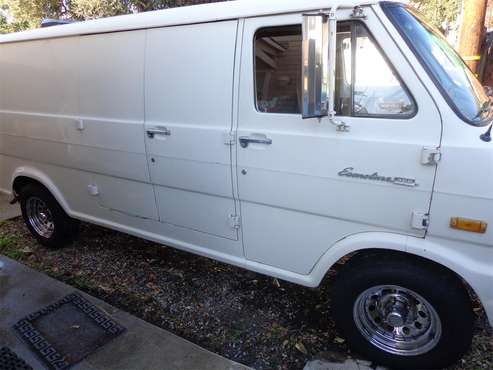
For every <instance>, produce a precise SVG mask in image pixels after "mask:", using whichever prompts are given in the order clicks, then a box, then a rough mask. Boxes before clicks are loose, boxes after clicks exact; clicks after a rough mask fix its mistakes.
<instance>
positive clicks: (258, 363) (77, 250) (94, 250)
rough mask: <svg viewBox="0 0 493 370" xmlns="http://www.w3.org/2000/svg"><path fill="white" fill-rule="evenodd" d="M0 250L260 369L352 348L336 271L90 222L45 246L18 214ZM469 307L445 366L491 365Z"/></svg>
mask: <svg viewBox="0 0 493 370" xmlns="http://www.w3.org/2000/svg"><path fill="white" fill-rule="evenodd" d="M0 253H1V254H4V255H6V256H8V257H10V258H13V259H16V260H19V261H21V262H23V263H24V264H26V265H28V266H30V267H33V268H35V269H37V270H40V271H43V272H45V273H47V274H48V275H50V276H52V277H54V278H56V279H59V280H61V281H63V282H65V283H68V284H70V285H72V286H74V287H77V288H79V289H81V290H83V291H85V292H87V293H89V294H92V295H94V296H96V297H98V298H101V299H103V300H105V301H107V302H108V303H111V304H113V305H114V306H116V307H119V308H121V309H123V310H125V311H128V312H131V313H132V314H134V315H136V316H138V317H140V318H142V319H144V320H146V321H149V322H151V323H153V324H155V325H158V326H160V327H162V328H164V329H166V330H169V331H171V332H173V333H175V334H177V335H179V336H181V337H184V338H186V339H188V340H190V341H192V342H194V343H197V344H199V345H200V346H203V347H205V348H207V349H209V350H211V351H214V352H216V353H219V354H221V355H223V356H225V357H227V358H230V359H232V360H235V361H238V362H241V363H243V364H246V365H249V366H251V367H254V368H256V369H301V368H303V366H304V364H305V363H306V362H307V361H309V360H313V359H328V360H344V359H345V358H347V357H357V356H355V355H354V354H352V353H351V351H350V350H349V348H348V347H347V346H346V344H345V341H344V339H343V338H342V337H340V336H339V335H338V334H337V332H336V330H335V329H334V323H333V321H332V320H331V318H330V301H329V300H328V298H327V296H328V294H327V290H328V289H329V288H330V281H331V279H332V278H333V275H334V274H335V272H331V273H330V275H331V277H329V279H328V281H327V284H324V286H323V287H321V288H319V289H308V288H303V287H300V286H297V285H294V284H290V283H287V282H284V281H278V280H276V279H272V278H268V277H265V276H263V275H259V274H256V273H253V272H249V271H246V270H243V269H240V268H236V267H233V266H229V265H226V264H223V263H220V262H216V261H212V260H209V259H207V258H203V257H198V256H195V255H192V254H189V253H185V252H181V251H178V250H175V249H173V248H167V247H161V246H159V245H158V244H155V243H152V242H148V241H145V240H142V239H138V238H134V237H131V236H128V235H125V234H122V233H118V232H115V231H111V230H107V229H103V228H101V227H97V226H93V225H87V224H82V226H81V234H80V237H79V239H78V241H77V242H75V243H74V244H72V245H71V246H69V247H66V248H63V249H60V250H48V249H46V248H44V247H42V246H39V245H38V244H37V243H36V242H35V241H34V240H33V239H32V238H31V236H30V234H29V232H28V231H27V229H26V227H25V226H24V224H23V222H22V220H21V219H19V218H18V219H14V220H11V221H6V222H3V223H1V224H0ZM475 311H476V313H477V320H476V329H475V330H476V335H475V338H474V343H473V346H472V349H471V350H470V352H469V353H468V354H467V355H466V356H465V357H464V359H463V360H462V361H461V363H459V364H457V365H456V366H454V367H452V368H450V370H459V369H470V370H480V369H488V370H492V369H493V337H492V333H491V330H490V329H489V328H488V325H487V324H486V318H485V316H484V313H483V312H482V310H481V309H480V308H479V307H476V308H475Z"/></svg>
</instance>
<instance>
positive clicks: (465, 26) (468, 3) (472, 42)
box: [459, 0, 488, 73]
mask: <svg viewBox="0 0 493 370" xmlns="http://www.w3.org/2000/svg"><path fill="white" fill-rule="evenodd" d="M487 3H488V0H463V1H462V25H461V28H460V36H459V54H460V55H461V56H462V57H463V58H464V60H465V61H466V62H467V64H468V65H469V67H470V68H471V70H472V71H473V72H474V73H478V67H479V62H480V54H481V43H482V42H483V37H484V31H485V25H484V22H485V18H486V6H487Z"/></svg>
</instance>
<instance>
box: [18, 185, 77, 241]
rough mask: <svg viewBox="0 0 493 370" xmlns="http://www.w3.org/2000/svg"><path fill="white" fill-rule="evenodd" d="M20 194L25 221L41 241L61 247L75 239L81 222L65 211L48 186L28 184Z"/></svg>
mask: <svg viewBox="0 0 493 370" xmlns="http://www.w3.org/2000/svg"><path fill="white" fill-rule="evenodd" d="M19 195H20V203H21V211H22V217H23V218H24V222H25V223H26V225H27V227H28V229H29V231H30V232H31V234H32V235H33V236H34V237H35V238H36V239H37V240H38V242H39V243H41V244H43V245H45V246H47V247H50V248H59V247H62V246H64V245H66V244H68V243H70V242H71V241H72V240H73V238H74V237H75V236H76V234H77V230H78V226H79V222H78V221H77V220H74V219H72V218H70V217H69V216H68V215H67V214H66V213H65V211H64V210H63V209H62V207H61V206H60V205H59V204H58V202H57V201H56V199H55V198H54V197H53V196H52V195H51V194H50V192H49V191H48V190H47V189H46V188H44V187H43V186H41V185H38V184H28V185H26V186H24V187H23V188H22V189H21V190H20V194H19Z"/></svg>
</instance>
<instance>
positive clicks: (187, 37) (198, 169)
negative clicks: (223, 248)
mask: <svg viewBox="0 0 493 370" xmlns="http://www.w3.org/2000/svg"><path fill="white" fill-rule="evenodd" d="M236 32H237V22H236V21H229V22H217V23H208V24H200V25H187V26H179V27H168V28H160V29H153V30H149V31H148V35H147V48H146V49H147V50H146V88H145V92H146V98H145V99H146V107H145V111H146V119H145V131H146V147H147V154H148V163H149V168H150V174H151V181H152V183H153V185H154V191H155V196H156V202H157V205H158V211H159V219H160V221H161V222H164V223H168V224H171V225H176V226H179V227H184V228H188V229H192V230H195V231H200V232H203V233H207V234H211V235H215V236H218V237H223V238H228V239H233V240H236V239H237V229H236V225H235V223H234V220H236V218H235V216H236V209H235V201H234V198H233V182H232V167H231V145H229V143H228V142H227V140H225V139H226V138H227V137H229V134H230V132H231V122H232V89H233V68H234V56H235V43H236Z"/></svg>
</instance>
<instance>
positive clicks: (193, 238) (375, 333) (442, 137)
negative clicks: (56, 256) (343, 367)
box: [0, 0, 493, 369]
mask: <svg viewBox="0 0 493 370" xmlns="http://www.w3.org/2000/svg"><path fill="white" fill-rule="evenodd" d="M336 4H338V5H336ZM490 107H491V99H490V97H489V96H488V94H487V93H485V92H484V90H483V87H482V86H481V85H480V83H479V82H478V81H477V80H476V78H475V77H474V75H473V74H472V73H471V71H470V70H469V69H468V68H467V67H466V65H465V64H464V62H463V61H462V60H461V59H460V57H459V56H458V55H457V54H456V53H455V52H454V51H453V49H452V48H451V47H450V46H449V45H448V44H447V43H446V41H445V40H444V39H443V38H442V36H440V35H439V34H438V33H437V31H436V30H435V29H434V28H433V27H432V26H430V25H429V24H428V23H426V21H424V20H423V19H422V18H421V16H420V15H419V14H417V13H416V12H415V11H414V10H412V9H411V8H408V7H407V6H405V5H403V4H399V3H394V2H377V1H370V2H369V3H368V2H365V3H361V4H360V3H357V2H354V1H352V0H341V1H340V2H333V3H332V2H331V0H327V1H325V0H309V1H297V0H282V1H281V0H267V1H266V0H262V1H247V0H239V1H233V2H226V3H216V4H210V5H200V6H194V7H184V8H178V9H171V10H164V11H157V12H151V13H145V14H138V15H129V16H121V17H115V18H109V19H103V20H95V21H90V22H84V23H74V24H69V25H61V26H55V27H50V28H44V29H40V30H35V31H27V32H21V33H17V34H11V35H6V36H2V37H0V188H1V189H2V190H3V191H6V192H9V193H12V194H13V197H14V200H19V201H20V203H21V207H22V212H23V216H24V219H25V221H26V224H27V226H28V227H29V229H30V230H31V232H32V234H33V235H34V236H35V237H36V238H37V239H38V240H39V241H40V242H41V243H42V244H45V245H47V246H50V247H59V246H62V245H63V244H64V243H66V242H69V241H70V240H71V239H72V238H73V237H74V235H75V234H76V229H77V221H76V220H83V221H85V222H91V223H94V224H98V225H102V226H105V227H108V228H111V229H115V230H119V231H122V232H125V233H128V234H132V235H136V236H140V237H142V238H145V239H149V240H153V241H155V242H158V243H163V244H166V245H169V246H174V247H176V248H180V249H183V250H186V251H190V252H193V253H197V254H200V255H203V256H207V257H210V258H214V259H217V260H220V261H224V262H227V263H231V264H234V265H237V266H241V267H244V268H247V269H250V270H253V271H257V272H260V273H263V274H267V275H270V276H275V277H277V278H281V279H285V280H288V281H291V282H295V283H298V284H301V285H304V286H308V287H317V286H319V285H320V284H321V282H322V281H323V279H324V276H325V275H326V273H327V271H328V270H329V269H330V268H331V267H332V266H334V265H335V264H336V262H338V261H340V260H341V259H344V260H347V262H346V263H345V264H344V266H343V268H342V269H341V271H339V273H338V276H337V279H336V282H335V285H334V286H333V287H332V292H333V296H332V302H333V315H334V318H335V320H336V322H337V324H338V325H339V326H340V329H341V331H342V332H343V333H344V335H345V336H346V338H347V340H348V342H349V343H350V344H351V345H352V346H353V348H354V350H355V351H358V352H360V353H363V354H365V355H366V356H368V357H369V358H371V359H373V360H375V361H376V362H378V363H381V364H386V365H391V366H392V367H394V368H412V369H425V368H437V367H443V366H446V365H447V364H450V363H452V362H454V361H456V360H457V359H459V358H460V357H461V356H462V354H463V353H464V352H465V351H466V350H467V349H468V346H469V345H470V342H471V338H472V328H473V313H472V308H471V307H472V305H471V298H470V295H472V294H475V295H477V296H478V297H479V299H480V301H481V303H482V305H483V307H484V309H485V311H486V313H487V315H488V317H489V320H490V323H492V322H493V228H492V226H493V225H488V223H490V224H491V223H492V222H493V144H492V143H490V142H488V141H489V139H490V135H489V133H488V131H487V129H488V127H487V126H488V124H489V123H490V121H491V120H492V118H493V112H492V110H491V109H490Z"/></svg>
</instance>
